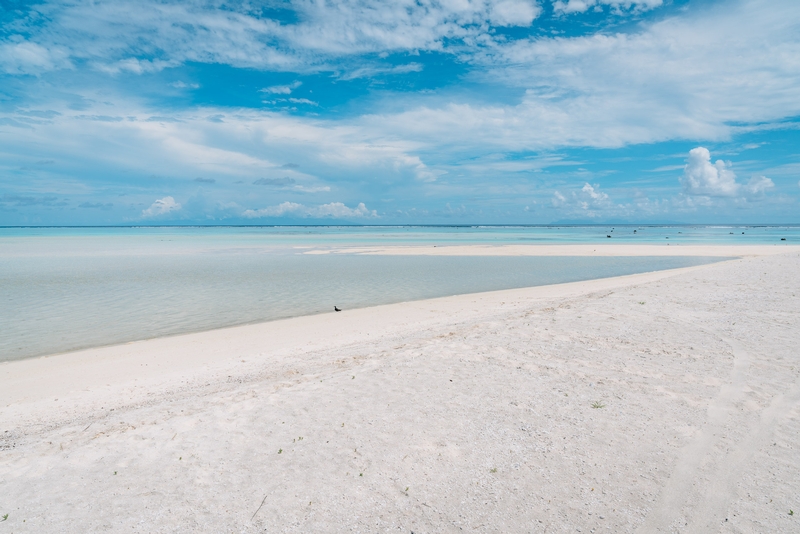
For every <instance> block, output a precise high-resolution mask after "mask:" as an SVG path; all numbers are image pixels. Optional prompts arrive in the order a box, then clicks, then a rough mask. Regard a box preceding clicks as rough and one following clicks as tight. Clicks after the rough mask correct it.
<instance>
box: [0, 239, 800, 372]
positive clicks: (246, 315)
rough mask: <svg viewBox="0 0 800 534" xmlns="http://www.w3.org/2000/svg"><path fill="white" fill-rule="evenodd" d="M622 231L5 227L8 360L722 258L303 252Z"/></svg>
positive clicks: (2, 253)
mask: <svg viewBox="0 0 800 534" xmlns="http://www.w3.org/2000/svg"><path fill="white" fill-rule="evenodd" d="M611 229H612V227H560V228H555V227H552V228H551V227H469V228H465V227H459V228H454V227H451V228H442V227H278V228H272V227H261V228H253V227H246V228H237V227H227V228H219V227H217V228H188V227H181V228H0V361H4V360H13V359H19V358H26V357H31V356H37V355H43V354H51V353H55V352H65V351H70V350H76V349H80V348H86V347H93V346H100V345H108V344H114V343H122V342H127V341H133V340H139V339H147V338H152V337H158V336H165V335H172V334H180V333H187V332H197V331H202V330H208V329H213V328H220V327H225V326H232V325H237V324H245V323H252V322H259V321H266V320H273V319H279V318H285V317H294V316H299V315H309V314H315V313H322V312H329V311H331V310H332V309H333V306H334V305H338V306H340V307H342V308H357V307H364V306H372V305H377V304H389V303H393V302H402V301H408V300H417V299H424V298H431V297H440V296H447V295H456V294H462V293H473V292H479V291H490V290H497V289H510V288H516V287H527V286H535V285H543V284H552V283H559V282H570V281H577V280H587V279H594V278H603V277H609V276H618V275H623V274H632V273H638V272H646V271H654V270H660V269H669V268H674V267H683V266H690V265H697V264H702V263H708V262H712V261H717V260H718V259H719V258H697V257H671V258H669V257H667V258H654V257H638V258H637V257H624V258H579V257H578V258H576V257H571V258H561V257H538V258H537V257H426V256H358V255H351V254H324V255H309V254H303V252H305V251H307V250H308V249H309V248H316V249H319V248H323V249H324V248H339V247H343V246H363V245H395V244H403V245H413V244H438V245H452V244H473V243H474V244H489V243H491V244H513V243H590V242H603V243H605V242H608V238H606V235H608V234H609V233H611ZM613 229H614V231H613V239H614V240H615V241H614V242H619V241H625V242H632V243H633V242H641V243H653V242H658V243H663V242H664V241H663V240H665V239H666V238H667V237H669V239H670V243H676V244H677V243H686V244H689V243H693V244H697V243H709V244H712V243H742V244H745V243H747V244H754V243H775V244H776V245H778V246H779V245H780V244H786V243H793V244H796V243H798V242H800V228H798V227H638V226H637V227H623V226H616V227H613ZM634 229H636V230H637V233H636V234H633V230H634ZM731 232H732V233H731ZM742 232H744V234H742ZM781 237H784V238H786V239H787V240H786V241H781Z"/></svg>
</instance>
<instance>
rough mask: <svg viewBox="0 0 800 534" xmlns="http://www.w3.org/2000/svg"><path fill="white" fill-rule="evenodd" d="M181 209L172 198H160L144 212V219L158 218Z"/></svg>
mask: <svg viewBox="0 0 800 534" xmlns="http://www.w3.org/2000/svg"><path fill="white" fill-rule="evenodd" d="M180 209H181V205H180V204H178V203H177V202H175V199H174V198H172V197H164V198H159V199H158V200H156V201H155V202H153V204H152V205H151V206H150V207H149V208H147V209H146V210H142V217H156V216H158V215H164V214H167V213H170V212H173V211H178V210H180Z"/></svg>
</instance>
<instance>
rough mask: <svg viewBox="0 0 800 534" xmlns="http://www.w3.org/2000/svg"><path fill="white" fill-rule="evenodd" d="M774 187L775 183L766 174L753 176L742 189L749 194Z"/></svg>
mask: <svg viewBox="0 0 800 534" xmlns="http://www.w3.org/2000/svg"><path fill="white" fill-rule="evenodd" d="M774 187H775V183H774V182H773V181H772V180H770V179H769V178H767V177H766V176H753V177H752V178H750V181H749V182H747V184H745V186H744V190H745V192H746V193H747V194H750V195H760V194H762V193H764V192H765V191H767V190H768V189H772V188H774Z"/></svg>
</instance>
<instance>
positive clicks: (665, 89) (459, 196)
mask: <svg viewBox="0 0 800 534" xmlns="http://www.w3.org/2000/svg"><path fill="white" fill-rule="evenodd" d="M799 127H800V2H798V1H797V0H770V1H756V0H728V1H720V0H436V1H433V0H393V1H382V2H379V1H373V0H327V1H325V0H264V1H258V0H250V1H248V0H230V1H222V0H218V1H214V0H209V1H202V0H185V1H182V2H175V1H170V0H160V1H153V0H137V1H135V2H133V1H126V0H114V1H104V0H68V1H60V2H36V1H27V0H0V225H4V226H14V225H145V224H146V225H161V224H211V225H213V224H222V225H224V224H253V225H261V224H264V225H270V224H333V223H336V224H378V225H380V224H568V223H572V224H581V223H593V224H605V223H633V224H658V223H666V224H671V223H686V224H694V223H697V224H715V223H744V224H757V223H775V224H781V223H800V128H799Z"/></svg>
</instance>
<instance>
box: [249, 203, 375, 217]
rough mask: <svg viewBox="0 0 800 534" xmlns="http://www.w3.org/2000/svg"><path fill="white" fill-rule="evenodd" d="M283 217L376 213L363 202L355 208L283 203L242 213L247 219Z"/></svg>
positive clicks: (338, 205)
mask: <svg viewBox="0 0 800 534" xmlns="http://www.w3.org/2000/svg"><path fill="white" fill-rule="evenodd" d="M285 215H294V216H297V217H305V218H315V219H324V218H333V219H353V218H356V219H361V218H373V217H377V216H378V212H377V211H375V210H369V209H367V207H366V206H365V205H364V203H363V202H360V203H359V204H358V206H356V207H355V208H348V207H347V206H346V205H344V204H343V203H341V202H331V203H329V204H322V205H320V206H305V205H303V204H297V203H295V202H283V203H281V204H278V205H277V206H269V207H266V208H262V209H258V210H246V211H245V212H244V213H242V216H244V217H247V218H248V219H256V218H262V217H283V216H285Z"/></svg>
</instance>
